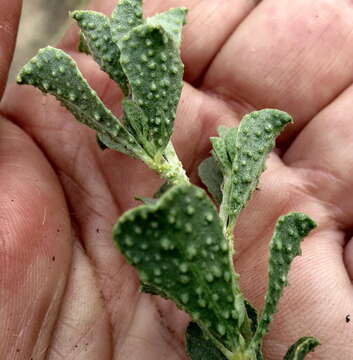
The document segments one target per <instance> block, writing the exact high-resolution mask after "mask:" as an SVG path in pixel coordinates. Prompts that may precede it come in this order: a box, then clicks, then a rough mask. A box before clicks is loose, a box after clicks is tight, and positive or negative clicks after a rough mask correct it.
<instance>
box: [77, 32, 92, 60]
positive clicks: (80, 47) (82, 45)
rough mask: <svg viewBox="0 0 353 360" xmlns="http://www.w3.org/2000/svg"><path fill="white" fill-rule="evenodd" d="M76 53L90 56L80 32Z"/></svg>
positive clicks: (83, 36)
mask: <svg viewBox="0 0 353 360" xmlns="http://www.w3.org/2000/svg"><path fill="white" fill-rule="evenodd" d="M78 51H79V52H82V53H84V54H86V55H91V52H90V50H89V47H88V45H87V41H86V39H85V35H84V34H83V32H82V31H80V42H79V43H78Z"/></svg>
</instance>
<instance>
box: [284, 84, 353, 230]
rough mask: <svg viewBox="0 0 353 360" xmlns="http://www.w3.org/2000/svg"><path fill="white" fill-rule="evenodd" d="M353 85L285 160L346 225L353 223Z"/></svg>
mask: <svg viewBox="0 0 353 360" xmlns="http://www.w3.org/2000/svg"><path fill="white" fill-rule="evenodd" d="M352 101H353V87H350V88H349V89H347V90H346V91H345V92H344V93H343V94H342V95H341V96H340V97H339V98H338V99H337V100H336V101H335V102H334V103H332V104H331V105H330V106H328V107H327V108H326V109H325V110H323V111H322V112H321V113H319V114H318V115H317V116H316V117H314V119H313V120H312V121H311V122H310V123H309V124H308V125H307V126H306V127H305V128H304V130H303V131H302V132H301V134H300V135H299V136H298V138H297V139H296V140H295V141H294V143H293V144H292V146H291V147H290V148H289V149H288V151H287V152H286V153H285V154H284V156H283V160H284V161H285V163H286V164H288V165H290V166H291V167H292V168H294V169H295V170H296V171H297V173H299V174H300V175H301V176H302V177H303V179H305V181H306V182H307V183H308V191H310V194H311V195H312V196H314V197H316V198H317V199H319V200H320V201H321V202H322V203H325V204H326V206H328V207H331V208H332V209H333V210H334V214H335V216H336V220H337V222H338V223H340V224H341V226H343V227H344V228H345V229H347V227H350V226H352V224H353V221H352V219H353V207H352V202H353V194H352V191H351V189H352V186H353V178H352V171H353V157H352V153H353V128H352V116H351V107H352Z"/></svg>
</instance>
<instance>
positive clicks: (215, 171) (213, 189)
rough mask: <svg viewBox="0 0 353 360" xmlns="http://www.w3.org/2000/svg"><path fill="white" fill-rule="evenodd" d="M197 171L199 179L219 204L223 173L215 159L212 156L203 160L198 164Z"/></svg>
mask: <svg viewBox="0 0 353 360" xmlns="http://www.w3.org/2000/svg"><path fill="white" fill-rule="evenodd" d="M198 172H199V177H200V179H201V181H202V182H203V183H204V184H205V185H206V186H207V189H208V191H209V192H210V194H211V195H212V196H213V198H214V200H215V201H216V202H217V204H220V203H221V202H222V190H221V188H222V184H223V174H222V171H221V170H220V168H219V166H218V164H217V162H216V160H215V159H214V158H213V157H209V158H208V159H206V160H204V161H203V162H202V163H201V164H200V165H199V168H198Z"/></svg>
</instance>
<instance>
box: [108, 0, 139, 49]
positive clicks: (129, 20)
mask: <svg viewBox="0 0 353 360" xmlns="http://www.w3.org/2000/svg"><path fill="white" fill-rule="evenodd" d="M110 23H111V32H112V38H113V41H114V42H115V43H116V44H117V45H118V46H119V48H120V47H121V39H122V38H123V37H124V36H125V35H127V34H128V33H129V32H130V31H131V30H132V29H133V28H134V27H136V26H139V25H142V24H143V23H144V19H143V12H142V0H121V1H120V2H119V3H118V5H117V6H116V7H115V9H114V11H113V13H112V17H111V19H110Z"/></svg>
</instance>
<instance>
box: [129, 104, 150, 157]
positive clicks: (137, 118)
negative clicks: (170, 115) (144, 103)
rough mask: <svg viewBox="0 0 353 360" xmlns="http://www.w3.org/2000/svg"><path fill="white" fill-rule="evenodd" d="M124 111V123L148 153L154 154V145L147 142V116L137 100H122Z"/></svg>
mask: <svg viewBox="0 0 353 360" xmlns="http://www.w3.org/2000/svg"><path fill="white" fill-rule="evenodd" d="M122 105H123V111H124V124H125V126H126V128H127V129H128V130H129V132H130V133H131V134H133V135H134V137H135V138H136V139H137V140H138V142H139V144H141V146H142V147H143V148H144V150H145V151H146V153H148V154H150V155H153V153H154V147H153V146H151V144H150V143H148V142H146V138H147V137H148V128H147V124H148V121H147V118H146V115H145V114H144V112H143V111H142V109H141V108H140V107H139V106H138V105H137V104H136V103H135V101H133V100H131V99H128V98H125V99H124V100H123V102H122Z"/></svg>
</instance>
